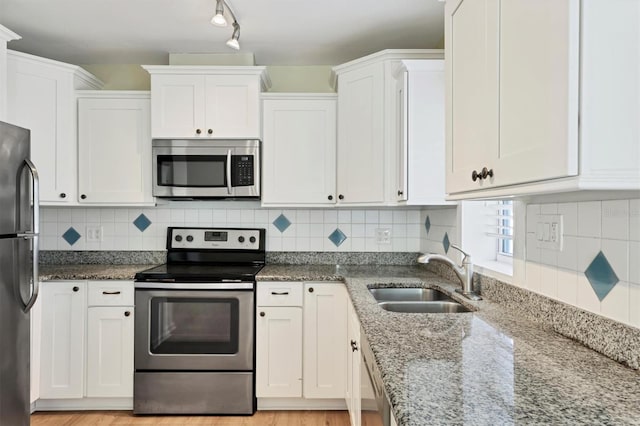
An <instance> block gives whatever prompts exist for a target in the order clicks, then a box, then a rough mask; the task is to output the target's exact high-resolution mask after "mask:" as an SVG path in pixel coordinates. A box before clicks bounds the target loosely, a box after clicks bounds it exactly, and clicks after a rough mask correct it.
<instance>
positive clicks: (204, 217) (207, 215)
mask: <svg viewBox="0 0 640 426" xmlns="http://www.w3.org/2000/svg"><path fill="white" fill-rule="evenodd" d="M198 222H199V223H201V224H202V225H205V226H206V225H211V224H212V223H213V210H211V209H198Z"/></svg>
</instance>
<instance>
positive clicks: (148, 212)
mask: <svg viewBox="0 0 640 426" xmlns="http://www.w3.org/2000/svg"><path fill="white" fill-rule="evenodd" d="M141 213H143V214H144V215H145V216H146V217H147V219H149V220H150V221H151V222H158V214H157V210H156V209H154V208H150V207H146V208H144V209H142V212H141Z"/></svg>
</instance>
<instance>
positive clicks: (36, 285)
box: [18, 158, 40, 313]
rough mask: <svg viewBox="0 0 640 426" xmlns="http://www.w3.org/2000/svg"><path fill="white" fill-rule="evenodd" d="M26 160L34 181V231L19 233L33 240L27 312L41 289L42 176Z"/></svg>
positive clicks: (24, 306)
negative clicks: (31, 274) (39, 266)
mask: <svg viewBox="0 0 640 426" xmlns="http://www.w3.org/2000/svg"><path fill="white" fill-rule="evenodd" d="M24 162H25V164H26V166H27V168H28V169H29V172H30V173H31V181H32V188H33V189H32V197H33V198H32V202H33V224H32V226H33V227H32V230H33V231H32V232H30V233H22V235H21V234H18V236H21V237H22V238H27V239H31V240H33V241H32V246H33V249H32V253H33V259H32V268H33V277H32V280H31V296H30V297H29V300H28V301H27V303H24V302H23V307H22V310H23V311H24V312H25V313H26V312H29V311H30V310H31V308H32V307H33V305H34V303H36V299H37V298H38V291H39V290H40V276H39V273H38V261H39V254H40V253H39V249H40V241H39V239H40V238H39V235H40V178H39V177H38V170H36V166H34V165H33V163H32V162H31V160H29V159H28V158H25V159H24Z"/></svg>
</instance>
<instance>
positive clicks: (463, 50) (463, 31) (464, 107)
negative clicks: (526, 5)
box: [445, 0, 525, 193]
mask: <svg viewBox="0 0 640 426" xmlns="http://www.w3.org/2000/svg"><path fill="white" fill-rule="evenodd" d="M499 4H500V3H499V0H451V1H447V3H446V5H445V58H446V80H447V81H446V85H447V88H446V96H447V102H446V139H447V143H446V148H447V149H446V160H447V161H446V182H447V192H449V193H454V192H461V191H467V190H473V189H478V188H480V187H481V185H483V182H477V181H476V182H473V181H472V179H471V174H472V172H473V170H478V171H479V170H481V169H482V167H485V165H486V166H487V167H490V166H489V164H491V162H492V160H493V159H496V158H498V147H499V145H498V113H499V108H498V78H499V75H498V48H499V39H498V32H499V31H498V25H499V22H498V21H499V17H500V8H499ZM522 54H525V52H522ZM485 182H489V181H488V180H487V181H485Z"/></svg>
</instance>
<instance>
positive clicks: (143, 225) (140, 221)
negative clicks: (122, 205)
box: [133, 214, 151, 232]
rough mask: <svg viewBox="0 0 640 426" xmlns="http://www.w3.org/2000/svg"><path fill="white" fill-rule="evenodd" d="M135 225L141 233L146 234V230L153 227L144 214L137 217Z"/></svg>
mask: <svg viewBox="0 0 640 426" xmlns="http://www.w3.org/2000/svg"><path fill="white" fill-rule="evenodd" d="M133 224H134V225H135V226H136V228H138V229H139V230H140V232H144V231H145V229H147V228H148V227H149V225H151V221H150V220H149V218H148V217H146V216H145V215H144V214H140V216H138V217H136V220H134V221H133Z"/></svg>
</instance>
